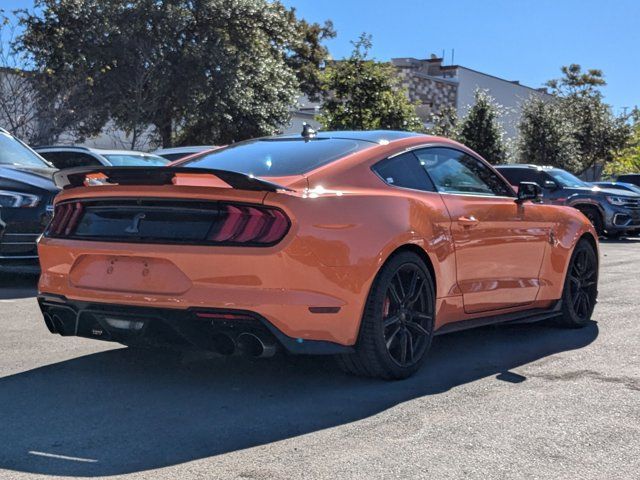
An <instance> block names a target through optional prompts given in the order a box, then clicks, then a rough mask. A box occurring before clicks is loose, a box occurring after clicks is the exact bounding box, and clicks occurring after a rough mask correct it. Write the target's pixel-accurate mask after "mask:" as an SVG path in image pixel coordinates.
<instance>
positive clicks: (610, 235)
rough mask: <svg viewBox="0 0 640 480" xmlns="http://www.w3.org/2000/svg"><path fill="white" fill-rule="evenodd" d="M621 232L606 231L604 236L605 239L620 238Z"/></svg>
mask: <svg viewBox="0 0 640 480" xmlns="http://www.w3.org/2000/svg"><path fill="white" fill-rule="evenodd" d="M622 235H623V233H622V232H609V231H607V233H605V235H604V236H605V237H607V239H609V240H620V239H621V238H622Z"/></svg>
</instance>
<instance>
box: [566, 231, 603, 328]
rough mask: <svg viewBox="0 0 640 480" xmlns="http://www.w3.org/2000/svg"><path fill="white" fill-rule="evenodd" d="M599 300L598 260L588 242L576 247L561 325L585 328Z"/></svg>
mask: <svg viewBox="0 0 640 480" xmlns="http://www.w3.org/2000/svg"><path fill="white" fill-rule="evenodd" d="M597 298H598V258H597V256H596V251H595V249H594V248H593V246H592V245H591V243H589V242H588V241H587V240H585V239H584V238H583V239H581V240H580V241H579V242H578V244H577V245H576V247H575V249H574V251H573V254H572V255H571V260H570V262H569V268H568V269H567V276H566V279H565V284H564V291H563V295H562V311H563V315H562V318H561V319H560V322H561V324H563V325H564V326H568V327H574V328H575V327H583V326H585V325H586V324H587V323H588V322H589V320H591V315H592V314H593V309H594V308H595V306H596V300H597Z"/></svg>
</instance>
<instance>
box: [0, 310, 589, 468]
mask: <svg viewBox="0 0 640 480" xmlns="http://www.w3.org/2000/svg"><path fill="white" fill-rule="evenodd" d="M597 336H598V327H597V324H596V323H595V322H592V323H591V324H590V325H588V326H587V327H586V328H583V329H581V330H569V331H567V330H562V329H558V328H555V327H553V326H550V325H547V324H529V325H511V326H501V327H485V328H481V329H476V330H471V331H466V332H459V333H454V334H449V335H445V336H442V337H438V338H437V339H436V340H435V341H434V344H433V348H432V350H431V352H430V353H429V357H428V361H427V363H426V364H425V365H424V367H423V368H422V369H421V370H420V371H419V372H418V373H417V374H416V375H415V376H414V377H412V378H410V379H407V380H403V381H399V382H384V381H378V380H371V379H363V378H356V377H350V376H348V375H345V374H343V373H341V372H340V371H339V370H338V369H337V368H335V367H334V366H333V363H332V360H331V359H329V358H324V357H314V358H313V357H304V358H303V357H296V359H295V361H291V360H289V359H287V358H285V357H276V358H273V359H269V360H267V359H265V360H243V359H237V358H230V359H206V358H204V357H196V358H195V359H191V360H190V361H188V362H185V361H184V360H178V359H177V358H175V357H172V356H170V355H169V356H167V355H162V354H160V353H157V352H141V351H136V350H132V349H127V348H122V349H115V350H109V351H105V352H101V353H95V354H91V355H87V356H84V357H79V358H74V359H71V360H67V361H64V362H60V363H56V364H53V365H47V366H44V367H41V368H37V369H33V370H30V371H26V372H23V373H18V374H15V375H12V376H9V377H5V378H2V379H0V405H1V406H2V407H1V408H0V425H1V428H0V468H4V469H10V470H14V471H20V472H30V473H37V474H47V475H70V476H83V477H96V476H106V475H116V474H125V473H131V472H138V471H144V470H149V469H155V468H161V467H165V466H170V465H175V464H179V463H183V462H188V461H191V460H196V459H200V458H205V457H211V456H215V455H220V454H224V453H227V452H232V451H235V450H239V449H245V448H249V447H253V446H257V445H264V444H268V443H270V442H275V441H278V440H282V439H286V438H291V437H295V436H297V435H303V434H306V433H309V432H314V431H318V430H321V429H326V428H330V427H334V426H337V425H342V424H345V423H349V422H354V421H357V420H360V419H363V418H366V417H369V416H372V415H375V414H377V413H379V412H381V411H383V410H386V409H388V408H390V407H393V406H395V405H397V404H399V403H402V402H405V401H407V400H411V399H414V398H417V397H423V396H426V395H434V394H438V393H441V392H445V391H447V390H450V389H453V388H456V387H457V386H459V385H462V384H465V383H468V382H473V381H474V380H477V379H480V378H484V377H488V376H496V379H495V381H506V382H510V383H512V384H514V387H513V388H517V384H519V383H521V382H525V381H526V377H524V376H522V375H519V374H516V373H513V372H510V370H511V369H513V368H516V367H519V366H522V365H524V364H527V363H530V362H533V361H535V360H538V359H540V358H543V357H546V356H548V355H552V354H555V353H558V352H563V351H567V350H572V349H578V348H581V347H584V346H586V345H588V344H590V343H591V342H593V341H594V340H595V338H596V337H597ZM60 341H61V342H62V341H64V339H60ZM329 364H330V365H332V367H331V368H327V366H328V365H329Z"/></svg>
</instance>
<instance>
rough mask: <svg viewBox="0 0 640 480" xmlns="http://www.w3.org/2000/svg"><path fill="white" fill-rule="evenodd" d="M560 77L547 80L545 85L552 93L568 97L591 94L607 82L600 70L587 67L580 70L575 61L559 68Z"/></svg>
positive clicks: (597, 91)
mask: <svg viewBox="0 0 640 480" xmlns="http://www.w3.org/2000/svg"><path fill="white" fill-rule="evenodd" d="M560 71H561V72H562V75H563V76H562V77H560V78H555V79H553V80H549V81H548V82H547V83H546V85H547V87H549V88H550V89H551V92H552V93H553V94H554V95H557V96H559V97H568V96H571V95H580V96H591V95H594V94H598V93H599V92H600V90H599V88H600V87H603V86H605V85H606V84H607V82H606V81H605V79H604V73H603V72H602V70H598V69H589V70H587V71H586V72H583V71H582V67H581V66H580V65H578V64H577V63H572V64H571V65H565V66H563V67H561V68H560Z"/></svg>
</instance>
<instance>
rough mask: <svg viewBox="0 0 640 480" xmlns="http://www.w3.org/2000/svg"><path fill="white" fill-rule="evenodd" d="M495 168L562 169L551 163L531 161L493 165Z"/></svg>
mask: <svg viewBox="0 0 640 480" xmlns="http://www.w3.org/2000/svg"><path fill="white" fill-rule="evenodd" d="M495 168H497V169H498V170H505V169H508V168H528V169H531V170H539V171H542V170H562V169H561V168H558V167H553V166H551V165H534V164H531V163H510V164H507V165H495Z"/></svg>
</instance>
